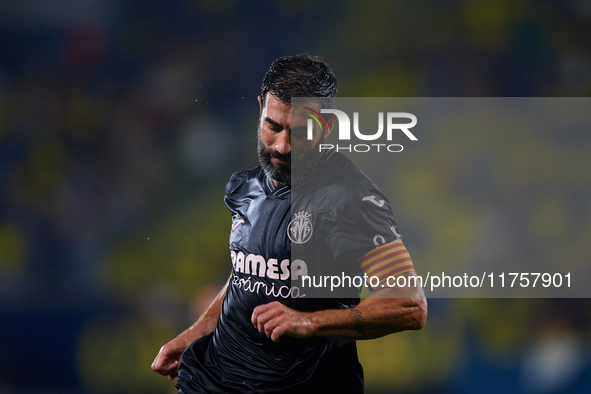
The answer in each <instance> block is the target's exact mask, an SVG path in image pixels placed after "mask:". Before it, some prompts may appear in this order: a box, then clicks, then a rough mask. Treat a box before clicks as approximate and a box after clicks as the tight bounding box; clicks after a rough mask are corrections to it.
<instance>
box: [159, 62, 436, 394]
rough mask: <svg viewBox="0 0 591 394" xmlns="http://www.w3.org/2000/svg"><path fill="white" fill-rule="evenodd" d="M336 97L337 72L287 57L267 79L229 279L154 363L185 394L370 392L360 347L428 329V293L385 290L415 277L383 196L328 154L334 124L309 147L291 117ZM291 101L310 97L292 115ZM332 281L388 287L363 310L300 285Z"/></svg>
mask: <svg viewBox="0 0 591 394" xmlns="http://www.w3.org/2000/svg"><path fill="white" fill-rule="evenodd" d="M336 90H337V82H336V78H335V77H334V75H333V73H332V71H331V69H330V68H329V67H328V66H327V64H326V63H324V62H323V61H321V60H320V59H318V58H316V57H313V56H310V55H296V56H286V57H282V58H279V59H277V60H276V61H275V62H273V63H272V64H271V67H270V68H269V70H268V71H267V73H266V74H265V77H264V79H263V85H262V87H261V92H260V96H259V104H260V119H259V126H258V155H259V161H260V166H258V167H256V168H254V169H252V170H245V171H239V172H236V173H235V174H234V175H232V177H231V178H230V181H229V182H228V185H227V186H226V196H225V202H226V205H227V206H228V208H229V209H230V211H231V213H232V227H231V232H230V255H231V260H232V274H231V276H230V279H229V280H228V282H227V283H226V285H225V286H224V287H223V289H222V290H221V291H220V293H219V294H218V296H217V297H216V299H215V300H214V301H213V303H212V304H211V305H210V307H209V308H208V309H207V310H206V311H205V312H204V313H203V315H202V316H201V317H200V318H199V319H198V320H197V322H195V323H194V324H193V325H192V326H191V327H189V328H188V329H187V330H186V331H184V332H183V333H182V334H180V335H179V336H178V337H176V338H175V339H173V340H172V341H170V342H168V343H167V344H166V345H164V346H163V347H162V348H161V349H160V352H159V353H158V355H157V357H156V359H155V360H154V362H153V364H152V369H153V370H154V371H156V372H158V373H160V374H162V375H166V376H168V377H169V378H170V379H173V378H174V377H176V376H177V374H178V382H177V388H179V393H267V392H268V393H306V392H307V393H316V392H334V393H362V392H363V371H362V368H361V365H360V364H359V361H358V359H357V350H356V344H355V341H356V340H360V339H372V338H377V337H381V336H384V335H388V334H391V333H394V332H398V331H403V330H409V329H420V328H422V327H423V325H424V323H425V320H426V316H427V305H426V301H425V298H424V294H423V292H422V289H421V288H420V287H418V286H407V287H402V288H399V287H388V286H385V287H384V286H382V285H383V284H384V283H387V281H386V280H387V278H388V277H395V276H398V275H402V276H406V277H411V276H415V275H416V274H415V273H414V268H413V265H412V262H411V260H410V256H409V254H408V252H407V251H406V249H405V248H404V245H403V244H402V241H401V240H400V235H399V234H398V232H397V231H396V229H397V227H396V223H395V221H394V219H393V217H392V213H391V210H390V207H389V203H388V201H387V199H386V197H385V196H383V195H382V193H381V192H380V191H379V190H378V189H377V187H376V186H375V185H374V184H373V183H372V182H371V181H370V180H369V179H368V178H367V177H366V176H365V175H363V173H361V171H360V170H359V169H358V168H357V167H356V166H355V165H354V164H353V163H352V162H351V161H349V160H348V159H346V158H345V157H344V156H343V155H342V154H340V153H337V152H334V151H324V152H322V153H321V152H319V149H318V148H319V144H320V143H322V142H323V141H324V138H325V137H326V136H327V135H328V133H329V132H330V129H331V128H332V126H333V124H334V121H335V120H334V118H333V119H331V120H329V121H328V122H327V124H326V125H325V127H324V129H322V128H319V127H315V129H314V130H315V131H314V135H313V138H312V139H311V140H309V139H308V138H307V137H308V136H307V133H306V131H305V127H304V125H305V123H303V121H302V118H301V117H297V115H293V116H294V118H293V119H292V114H299V113H301V111H300V110H301V109H302V108H307V110H309V109H315V110H316V111H319V110H320V109H321V108H329V107H331V106H332V105H334V97H335V95H336ZM292 97H310V99H309V101H306V104H305V106H304V107H302V108H292V107H291V99H292ZM296 117H297V119H296ZM292 148H293V151H294V156H293V157H292ZM292 159H293V163H292ZM292 164H293V169H294V171H292ZM327 273H331V274H337V273H338V274H342V277H345V276H347V277H355V276H359V275H366V276H373V277H376V278H377V279H376V281H379V284H376V282H374V283H373V284H374V287H375V288H374V289H373V290H374V291H375V292H374V293H373V294H372V295H371V296H370V297H368V298H366V299H365V300H364V301H362V302H360V299H359V289H357V288H355V292H354V294H353V295H352V296H351V294H350V293H348V294H346V295H345V296H343V297H341V298H323V297H315V296H314V295H318V293H315V292H314V291H316V290H317V289H312V288H310V286H308V288H305V287H304V286H303V284H304V283H305V282H302V279H303V278H305V277H306V276H307V277H308V278H309V277H314V276H319V277H322V275H324V274H327ZM296 282H297V283H298V284H299V285H300V286H299V287H297V286H293V283H296ZM181 355H182V357H181ZM393 357H395V355H393Z"/></svg>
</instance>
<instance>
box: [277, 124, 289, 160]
mask: <svg viewBox="0 0 591 394" xmlns="http://www.w3.org/2000/svg"><path fill="white" fill-rule="evenodd" d="M275 149H276V150H277V152H279V153H281V154H282V155H286V154H288V153H289V152H291V133H290V132H289V131H288V130H283V131H281V133H279V134H277V136H276V139H275Z"/></svg>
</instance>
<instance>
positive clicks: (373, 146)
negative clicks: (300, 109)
mask: <svg viewBox="0 0 591 394" xmlns="http://www.w3.org/2000/svg"><path fill="white" fill-rule="evenodd" d="M304 109H305V110H308V111H310V112H304V113H305V114H306V115H308V116H310V117H311V118H312V119H308V123H307V138H308V140H312V139H313V138H314V122H315V123H316V124H318V126H319V127H320V130H322V131H326V130H328V123H327V122H326V119H325V118H324V116H322V114H330V116H331V117H332V116H336V120H337V121H338V122H336V123H338V130H339V132H338V134H339V135H338V138H339V143H338V144H336V145H333V144H320V145H319V150H320V151H321V152H322V151H323V150H329V149H335V150H336V151H337V152H338V151H346V152H357V153H366V152H392V153H396V152H402V150H403V149H404V147H403V146H402V145H401V144H393V143H391V142H392V137H393V135H394V133H395V132H402V133H404V135H405V136H406V137H408V139H409V140H411V141H418V139H417V137H415V135H414V134H413V133H411V131H410V129H411V128H413V127H414V126H416V124H417V117H416V116H414V115H413V114H411V113H408V112H387V113H386V114H385V115H384V112H378V131H376V132H375V133H373V134H365V133H362V132H361V131H360V130H359V112H353V136H354V137H352V136H351V120H350V118H349V115H347V114H346V113H345V112H344V111H341V110H338V109H321V110H320V112H318V111H315V110H313V109H312V108H309V107H304ZM384 118H385V119H386V121H385V123H386V126H385V130H386V133H385V134H386V135H385V138H384V137H383V134H384ZM329 119H330V118H329ZM405 119H406V122H405V121H404V120H405ZM409 121H410V122H409ZM335 127H336V125H335ZM355 140H358V141H363V143H355V144H354V143H351V142H352V141H353V142H355Z"/></svg>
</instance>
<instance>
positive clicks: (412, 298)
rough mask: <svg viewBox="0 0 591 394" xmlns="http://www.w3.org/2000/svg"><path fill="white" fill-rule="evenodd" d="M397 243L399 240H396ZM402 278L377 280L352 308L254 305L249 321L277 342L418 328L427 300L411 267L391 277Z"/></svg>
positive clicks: (359, 336) (362, 336) (366, 336)
mask: <svg viewBox="0 0 591 394" xmlns="http://www.w3.org/2000/svg"><path fill="white" fill-rule="evenodd" d="M398 242H400V241H398ZM396 277H404V278H405V280H398V281H396V283H398V284H401V283H405V284H406V285H405V286H392V285H393V284H394V283H395V282H393V281H392V282H391V283H390V287H389V285H388V282H387V281H384V282H380V284H379V286H376V287H377V291H375V293H374V294H372V296H370V297H368V298H366V299H365V300H363V301H362V302H361V303H359V305H357V306H356V307H354V308H347V309H330V310H323V311H317V312H309V313H308V312H298V311H295V310H293V309H290V308H288V307H286V306H285V305H283V304H281V303H280V302H277V301H275V302H271V303H268V304H265V305H259V306H257V307H256V308H255V309H254V311H253V314H252V323H253V324H254V326H255V327H256V328H257V329H258V330H259V331H260V332H261V333H264V334H266V335H267V336H268V337H269V338H271V340H273V341H275V342H278V341H279V338H280V337H281V336H282V335H286V334H287V335H290V336H293V337H298V338H306V337H310V336H330V337H341V338H350V339H357V340H359V339H373V338H379V337H382V336H385V335H388V334H392V333H395V332H399V331H405V330H420V329H421V328H423V326H424V325H425V322H426V319H427V300H426V298H425V294H424V292H423V289H422V287H421V286H420V281H418V280H414V279H413V280H409V278H411V277H414V278H417V276H416V274H415V271H414V270H412V269H411V270H407V271H405V272H403V273H400V274H398V275H396V276H391V278H396Z"/></svg>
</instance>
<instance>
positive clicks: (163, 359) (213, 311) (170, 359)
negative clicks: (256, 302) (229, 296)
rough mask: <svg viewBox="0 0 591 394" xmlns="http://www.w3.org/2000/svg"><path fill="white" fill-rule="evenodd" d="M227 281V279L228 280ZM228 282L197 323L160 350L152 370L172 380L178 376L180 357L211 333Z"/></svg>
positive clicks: (220, 309)
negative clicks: (193, 343) (193, 344)
mask: <svg viewBox="0 0 591 394" xmlns="http://www.w3.org/2000/svg"><path fill="white" fill-rule="evenodd" d="M228 281H229V279H228ZM227 287H228V282H226V284H225V285H224V286H223V287H222V289H221V290H220V292H219V293H218V295H217V296H216V297H215V299H214V300H213V301H212V303H211V304H210V305H209V307H208V308H207V310H206V311H205V312H203V314H202V315H201V316H200V317H199V319H197V321H196V322H195V323H194V324H193V325H191V327H189V328H187V329H186V330H185V331H183V332H182V333H181V334H179V335H178V336H177V337H176V338H174V339H173V340H171V341H170V342H168V343H167V344H166V345H164V346H162V347H161V348H160V352H158V355H157V356H156V358H155V359H154V362H152V370H154V371H155V372H158V373H159V374H161V375H164V376H168V378H169V379H171V380H172V379H174V378H175V377H176V376H177V374H178V369H179V362H180V359H181V355H182V354H183V352H184V351H185V349H186V348H187V346H189V345H190V344H191V343H192V342H194V341H195V340H197V339H199V338H201V337H202V336H205V335H208V334H210V333H212V332H213V330H214V329H215V326H216V324H217V321H218V318H219V316H220V313H221V312H222V302H223V300H224V297H225V296H226V289H227Z"/></svg>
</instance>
